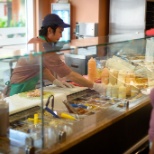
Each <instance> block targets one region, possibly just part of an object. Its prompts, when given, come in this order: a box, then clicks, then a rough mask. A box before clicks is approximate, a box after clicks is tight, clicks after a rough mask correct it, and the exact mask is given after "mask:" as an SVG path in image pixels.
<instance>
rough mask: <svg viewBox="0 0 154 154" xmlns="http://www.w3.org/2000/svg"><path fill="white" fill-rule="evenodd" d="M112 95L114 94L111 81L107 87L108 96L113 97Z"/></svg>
mask: <svg viewBox="0 0 154 154" xmlns="http://www.w3.org/2000/svg"><path fill="white" fill-rule="evenodd" d="M111 95H112V84H110V83H109V84H108V85H107V87H106V96H107V97H111Z"/></svg>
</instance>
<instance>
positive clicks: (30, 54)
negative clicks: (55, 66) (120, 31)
mask: <svg viewBox="0 0 154 154" xmlns="http://www.w3.org/2000/svg"><path fill="white" fill-rule="evenodd" d="M137 35H138V34H127V35H126V34H125V35H114V36H102V37H93V38H84V39H77V40H71V42H65V43H64V42H62V43H61V42H59V43H57V44H56V45H54V46H53V44H51V43H49V42H47V43H36V44H24V45H20V46H4V47H2V48H0V65H1V68H2V69H1V70H0V74H1V75H0V77H1V78H0V86H1V92H2V93H5V94H7V95H6V96H5V98H4V100H5V101H6V102H7V103H8V104H9V133H8V134H7V135H6V136H5V137H3V136H2V137H1V138H2V139H1V142H0V152H10V153H19V152H20V153H25V152H30V151H32V152H35V153H37V152H38V153H39V152H40V151H42V150H45V149H47V148H48V149H50V150H51V151H52V152H57V151H58V150H59V151H58V152H62V151H64V150H66V149H68V148H70V147H71V146H73V145H75V144H77V143H78V142H80V141H81V138H82V140H84V139H85V138H86V137H88V136H89V135H90V134H91V135H92V134H93V132H95V131H96V130H97V131H98V130H100V129H103V128H106V127H107V126H108V125H111V123H112V122H114V121H116V120H115V118H119V117H124V116H125V113H126V112H128V115H129V113H131V112H135V108H136V107H137V108H139V106H140V105H141V106H143V104H144V103H145V102H146V103H147V102H148V101H149V99H148V94H149V93H150V90H151V89H152V88H153V86H154V75H153V69H154V68H153V57H154V53H153V51H154V50H153V48H154V45H153V44H154V43H153V41H154V40H153V38H152V37H151V38H149V37H145V38H140V39H138V38H137ZM89 47H96V49H97V52H96V54H95V57H94V59H95V60H96V63H97V65H96V74H97V75H96V78H95V81H94V82H98V83H100V84H101V83H102V84H104V85H105V87H106V91H105V93H103V94H99V93H97V92H96V91H94V90H92V89H88V88H87V87H82V86H81V85H76V84H75V83H73V82H71V81H67V82H71V83H72V84H74V85H76V86H75V88H59V87H56V86H55V85H53V84H52V83H51V82H46V80H44V78H43V77H44V75H43V73H44V66H45V65H44V64H45V61H44V57H45V56H49V57H50V56H51V57H52V54H53V53H56V54H57V55H59V56H60V57H61V58H63V61H65V57H66V56H65V55H66V54H72V55H81V59H82V56H83V55H85V54H84V52H89V57H92V56H93V53H92V52H91V51H89V50H86V49H87V48H89ZM83 49H84V50H83ZM73 58H74V57H73ZM71 60H72V59H71V56H70V60H69V61H71ZM78 60H79V59H78ZM72 61H74V59H73V60H72ZM6 62H9V63H6ZM10 63H11V64H12V63H15V64H12V65H10ZM66 64H67V62H66ZM84 65H86V66H87V65H88V64H87V63H84ZM79 67H83V66H79ZM81 69H82V68H81ZM87 69H88V68H87ZM105 69H107V74H108V75H106V72H105V73H104V70H105ZM13 71H16V73H19V72H20V73H21V72H22V76H20V78H18V76H16V78H14V79H13V82H14V83H16V82H20V83H22V82H23V81H25V80H29V79H32V78H34V81H33V84H34V85H35V86H34V85H33V86H32V85H30V88H31V90H28V91H26V90H23V91H22V90H21V89H20V90H21V92H20V93H18V91H17V92H16V89H17V87H16V86H18V85H15V88H14V89H13V90H12V91H9V92H8V91H7V90H9V89H8V88H9V86H10V85H12V84H13V83H10V82H9V81H10V78H11V75H12V72H13ZM27 74H28V75H27ZM29 74H30V75H29ZM29 76H30V77H29ZM84 77H85V78H87V80H88V72H87V74H86V75H84ZM104 79H106V81H107V82H104ZM6 91H7V92H8V93H6ZM0 114H1V113H0ZM100 123H101V128H98V127H100ZM96 126H97V127H96ZM0 127H1V126H0ZM1 129H2V128H1ZM87 134H89V135H87ZM82 135H83V136H82ZM79 137H80V139H79ZM6 138H7V139H6ZM134 144H135V143H134ZM54 150H55V151H54ZM123 150H126V149H123Z"/></svg>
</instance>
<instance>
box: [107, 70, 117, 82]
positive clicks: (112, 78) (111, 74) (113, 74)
mask: <svg viewBox="0 0 154 154" xmlns="http://www.w3.org/2000/svg"><path fill="white" fill-rule="evenodd" d="M117 78H118V71H117V70H114V69H110V71H109V83H111V84H113V85H115V84H117Z"/></svg>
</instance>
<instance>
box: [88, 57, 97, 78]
mask: <svg viewBox="0 0 154 154" xmlns="http://www.w3.org/2000/svg"><path fill="white" fill-rule="evenodd" d="M88 79H89V80H91V81H95V79H96V61H95V59H94V58H93V57H91V58H90V59H89V60H88Z"/></svg>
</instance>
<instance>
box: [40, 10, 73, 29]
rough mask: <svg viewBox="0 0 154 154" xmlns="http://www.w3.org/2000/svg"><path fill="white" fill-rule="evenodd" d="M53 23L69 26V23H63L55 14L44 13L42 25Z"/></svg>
mask: <svg viewBox="0 0 154 154" xmlns="http://www.w3.org/2000/svg"><path fill="white" fill-rule="evenodd" d="M53 24H55V25H58V26H59V27H63V28H67V27H70V25H69V24H67V23H65V22H64V21H63V20H62V19H61V18H60V17H59V16H58V15H57V14H53V13H52V14H48V15H46V16H45V17H44V19H43V22H42V26H43V27H47V26H50V25H53Z"/></svg>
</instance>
